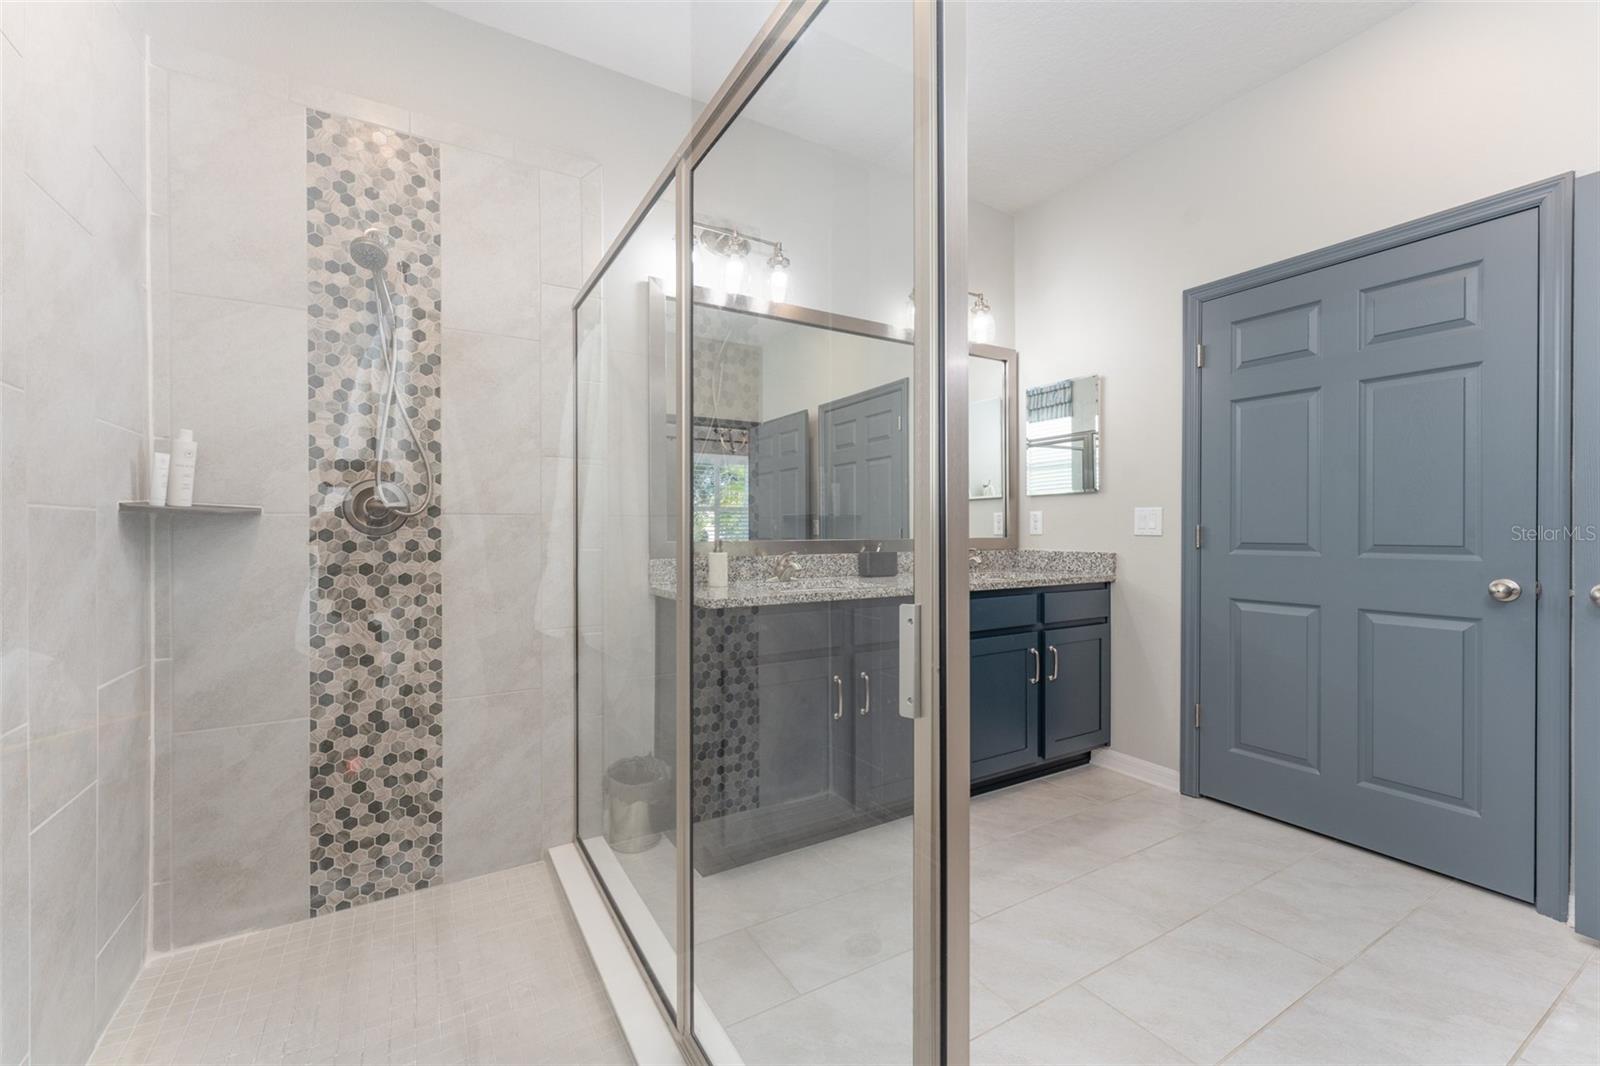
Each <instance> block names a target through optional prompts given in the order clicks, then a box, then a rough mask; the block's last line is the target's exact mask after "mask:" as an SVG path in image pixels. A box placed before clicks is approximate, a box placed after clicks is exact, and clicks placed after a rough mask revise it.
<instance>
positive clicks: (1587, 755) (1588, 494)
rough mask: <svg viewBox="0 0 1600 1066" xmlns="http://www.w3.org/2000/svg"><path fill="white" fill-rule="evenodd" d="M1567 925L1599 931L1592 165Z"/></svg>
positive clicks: (1576, 215) (1580, 293) (1585, 221)
mask: <svg viewBox="0 0 1600 1066" xmlns="http://www.w3.org/2000/svg"><path fill="white" fill-rule="evenodd" d="M1573 235H1574V242H1573V284H1572V291H1573V293H1574V294H1575V296H1576V299H1575V302H1574V304H1573V308H1572V319H1573V331H1572V351H1573V360H1572V361H1573V369H1572V386H1573V427H1572V428H1573V448H1572V454H1573V457H1574V460H1575V461H1574V464H1573V470H1572V486H1573V499H1572V530H1573V536H1572V553H1573V580H1574V582H1575V584H1576V588H1575V589H1574V592H1575V593H1576V595H1575V596H1574V597H1573V619H1572V643H1573V647H1574V648H1577V649H1582V650H1583V652H1582V653H1580V654H1578V655H1576V656H1574V658H1573V678H1572V691H1573V703H1572V743H1573V753H1572V831H1573V842H1572V856H1573V872H1572V886H1573V893H1572V894H1573V900H1574V906H1573V925H1574V926H1575V927H1576V928H1577V930H1578V932H1580V933H1582V934H1583V935H1584V936H1588V937H1594V938H1596V939H1600V655H1597V654H1595V651H1596V649H1600V604H1597V603H1595V602H1594V600H1593V599H1592V598H1591V597H1592V596H1593V594H1594V592H1593V590H1597V589H1600V173H1596V174H1586V175H1584V176H1583V177H1581V178H1579V179H1578V181H1577V190H1576V202H1575V203H1574V205H1573Z"/></svg>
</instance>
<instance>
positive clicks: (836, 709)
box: [833, 674, 844, 722]
mask: <svg viewBox="0 0 1600 1066" xmlns="http://www.w3.org/2000/svg"><path fill="white" fill-rule="evenodd" d="M843 717H844V678H842V677H840V676H839V675H838V674H834V675H833V720H834V721H835V722H837V721H838V720H839V719H841V718H843Z"/></svg>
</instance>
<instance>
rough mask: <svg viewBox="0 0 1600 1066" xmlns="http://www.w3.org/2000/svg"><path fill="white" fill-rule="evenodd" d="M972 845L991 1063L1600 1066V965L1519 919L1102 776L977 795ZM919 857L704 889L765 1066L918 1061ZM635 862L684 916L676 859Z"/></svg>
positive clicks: (703, 929) (1390, 870) (1254, 822)
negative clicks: (913, 903)
mask: <svg viewBox="0 0 1600 1066" xmlns="http://www.w3.org/2000/svg"><path fill="white" fill-rule="evenodd" d="M972 839H973V847H974V851H973V857H972V869H973V877H972V922H973V925H972V969H973V982H972V1019H973V1023H972V1029H973V1033H974V1040H973V1043H972V1055H973V1061H974V1062H982V1063H1070V1062H1085V1063H1088V1062H1094V1063H1109V1062H1156V1063H1181V1062H1219V1061H1228V1062H1248V1063H1333V1062H1351V1063H1366V1062H1383V1063H1398V1062H1415V1063H1477V1062H1486V1063H1487V1062H1494V1063H1508V1062H1527V1063H1600V945H1596V944H1595V943H1594V942H1592V941H1588V940H1585V939H1583V938H1580V937H1578V936H1577V935H1576V934H1574V933H1573V932H1572V931H1571V930H1570V929H1567V928H1566V927H1564V926H1561V925H1558V924H1556V923H1554V922H1551V921H1548V920H1547V919H1544V918H1541V917H1539V916H1538V915H1536V914H1534V912H1533V911H1532V909H1531V908H1529V907H1527V906H1524V905H1521V904H1518V903H1514V902H1512V901H1510V900H1507V899H1504V898H1502V897H1499V896H1495V895H1493V894H1490V893H1487V892H1483V891H1481V890H1478V889H1475V888H1472V887H1469V886H1467V885H1463V884H1461V883H1459V882H1456V881H1452V880H1450V879H1448V878H1445V877H1441V876H1438V875H1435V874H1431V873H1428V872H1425V871H1422V870H1418V869H1416V868H1413V867H1410V866H1406V865H1404V864H1402V863H1398V862H1394V861H1391V860H1388V859H1385V858H1382V857H1379V856H1376V855H1372V854H1370V853H1367V852H1364V851H1360V850H1358V849H1355V848H1351V847H1347V846H1345V845H1343V844H1339V843H1336V842H1334V841H1331V840H1328V839H1325V838H1323V837H1319V836H1315V835H1313V834H1310V833H1305V832H1301V831H1300V830H1297V829H1292V828H1290V827H1288V826H1285V825H1282V824H1280V823H1277V822H1273V821H1270V820H1268V819H1264V818H1259V817H1256V816H1254V815H1250V814H1246V813H1244V812H1242V811H1239V810H1236V809H1234V808H1231V807H1227V806H1224V805H1221V804H1217V803H1212V802H1210V801H1206V800H1192V799H1187V798H1185V797H1182V796H1178V795H1175V794H1172V793H1169V792H1165V791H1163V790H1159V789H1155V788H1151V787H1149V786H1146V785H1144V784H1143V783H1141V782H1139V781H1136V780H1133V779H1132V778H1128V777H1125V776H1122V775H1120V774H1116V773H1113V772H1110V771H1106V770H1103V769H1100V768H1098V767H1093V766H1091V767H1087V768H1084V769H1082V770H1075V771H1071V772H1068V773H1065V774H1058V775H1055V776H1053V777H1050V778H1046V779H1043V780H1040V781H1035V782H1031V783H1029V784H1026V785H1021V786H1017V787H1015V788H1011V789H1007V790H1005V791H1002V792H996V793H990V794H988V795H986V796H982V797H979V798H978V799H976V800H975V801H974V802H973V808H972ZM909 849H910V836H909V828H908V825H907V823H906V822H904V821H902V822H898V823H894V824H891V825H886V826H879V827H877V828H874V829H872V830H868V831H866V832H863V833H858V834H855V835H853V836H850V837H846V838H842V839H838V840H832V841H828V842H826V843H823V844H819V845H816V846H814V847H810V848H806V849H804V850H801V851H796V852H791V853H789V854H786V855H781V856H778V857H775V858H773V859H768V860H765V861H763V862H760V863H754V864H751V865H749V866H744V867H740V868H737V869H735V870H730V871H727V872H725V873H721V874H715V875H712V876H710V877H701V878H697V881H696V886H697V887H696V893H697V897H696V898H697V903H696V917H697V930H696V940H697V942H698V945H699V946H698V954H697V962H696V975H697V979H698V982H699V987H700V990H701V992H702V994H703V995H704V996H705V998H706V1000H707V1001H708V1002H709V1003H710V1005H711V1007H712V1009H713V1011H714V1012H715V1013H716V1015H717V1017H718V1020H719V1021H720V1022H721V1023H722V1024H723V1025H724V1027H725V1028H726V1029H727V1031H728V1033H729V1035H730V1036H731V1038H732V1040H733V1042H734V1044H735V1046H737V1047H738V1048H739V1050H740V1051H741V1053H742V1054H743V1055H744V1057H745V1059H746V1061H747V1062H750V1063H778V1062H797V1063H798V1062H807V1063H811V1062H849V1063H890V1062H907V1061H909V1059H910V1031H911V1024H910V1009H909V999H908V995H909V992H908V990H909V987H910V980H911V962H910V960H911V956H910V950H909V949H910V928H909V927H910V919H909V909H910V898H911V896H910V887H909V886H910V881H909V874H908V871H909V869H910V865H909V864H910V850H909ZM619 859H620V861H621V862H622V864H623V866H624V868H625V869H627V870H628V871H629V876H630V878H632V879H633V880H634V883H635V885H636V887H638V888H639V890H640V894H641V895H643V896H644V897H645V899H646V902H647V904H648V905H649V906H650V907H651V909H652V911H654V912H655V913H657V914H658V915H663V916H664V915H667V914H670V899H671V897H670V886H671V878H670V870H671V867H672V848H671V846H670V844H666V843H663V844H662V845H658V846H657V847H656V848H653V849H651V850H650V851H647V852H644V853H640V854H637V855H628V856H619ZM663 908H665V909H663Z"/></svg>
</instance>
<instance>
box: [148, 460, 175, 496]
mask: <svg viewBox="0 0 1600 1066" xmlns="http://www.w3.org/2000/svg"><path fill="white" fill-rule="evenodd" d="M171 470H172V455H171V454H170V453H168V452H155V451H153V452H151V453H150V493H149V495H147V496H146V497H145V499H147V500H149V501H150V502H151V503H154V504H164V503H166V502H167V475H168V474H169V473H170V472H171Z"/></svg>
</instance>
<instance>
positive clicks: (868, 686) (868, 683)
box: [861, 670, 872, 718]
mask: <svg viewBox="0 0 1600 1066" xmlns="http://www.w3.org/2000/svg"><path fill="white" fill-rule="evenodd" d="M861 685H862V690H863V692H864V693H865V694H866V702H865V703H863V704H862V705H861V717H863V718H865V717H866V716H867V715H869V714H871V713H872V676H871V675H870V674H868V673H867V672H866V671H865V670H863V671H861Z"/></svg>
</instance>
